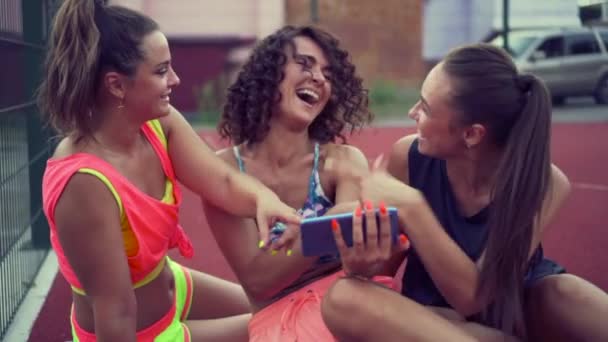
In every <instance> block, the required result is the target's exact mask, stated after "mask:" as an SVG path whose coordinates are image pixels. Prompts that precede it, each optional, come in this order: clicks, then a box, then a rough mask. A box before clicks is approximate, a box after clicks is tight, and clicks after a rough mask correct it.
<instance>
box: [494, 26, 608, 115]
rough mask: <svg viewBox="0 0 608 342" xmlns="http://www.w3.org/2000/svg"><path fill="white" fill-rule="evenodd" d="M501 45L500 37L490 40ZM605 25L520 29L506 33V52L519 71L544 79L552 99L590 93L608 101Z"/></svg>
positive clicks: (597, 100)
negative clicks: (507, 35)
mask: <svg viewBox="0 0 608 342" xmlns="http://www.w3.org/2000/svg"><path fill="white" fill-rule="evenodd" d="M492 43H493V44H496V45H499V46H502V45H503V44H502V37H501V36H499V37H496V38H495V39H494V40H492ZM607 47H608V28H599V27H596V28H588V27H581V28H563V29H547V30H523V31H513V32H510V33H509V52H510V53H511V55H512V56H513V58H514V60H515V64H516V65H517V67H518V68H519V70H521V71H524V72H530V73H533V74H535V75H537V76H538V77H540V78H541V79H542V80H544V81H545V83H546V85H547V87H548V88H549V90H550V91H551V95H552V97H553V101H554V102H555V103H556V104H561V103H563V102H564V99H565V98H566V97H568V96H586V95H591V96H593V97H594V98H595V101H596V102H597V103H608V52H607V51H608V50H607Z"/></svg>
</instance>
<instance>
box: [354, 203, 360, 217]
mask: <svg viewBox="0 0 608 342" xmlns="http://www.w3.org/2000/svg"><path fill="white" fill-rule="evenodd" d="M355 216H357V217H361V206H358V207H357V209H355Z"/></svg>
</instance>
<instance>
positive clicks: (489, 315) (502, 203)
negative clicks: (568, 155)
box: [444, 44, 551, 338]
mask: <svg viewBox="0 0 608 342" xmlns="http://www.w3.org/2000/svg"><path fill="white" fill-rule="evenodd" d="M444 68H445V69H444V70H445V71H446V72H447V73H448V75H449V77H450V78H452V79H453V80H454V81H455V90H454V96H453V102H454V105H455V106H456V107H457V108H458V109H459V110H460V112H461V113H462V117H461V119H462V122H463V123H464V124H473V123H480V124H483V125H485V126H486V127H487V128H488V132H489V137H490V139H492V140H493V143H494V144H495V145H496V146H499V147H500V148H501V149H502V151H503V155H502V159H501V161H500V164H499V168H498V171H497V174H496V175H495V177H496V178H495V179H496V183H495V184H494V186H493V190H492V194H491V196H492V203H491V206H490V209H491V210H490V217H489V221H488V224H489V233H488V234H489V235H488V239H487V244H486V249H485V256H484V260H483V264H482V266H481V277H480V286H479V288H478V291H479V294H480V295H483V296H488V297H489V298H492V304H491V305H490V306H489V307H488V308H487V309H486V310H485V311H484V317H485V320H486V321H487V322H488V323H490V324H492V325H493V326H495V327H497V328H500V329H502V330H503V331H505V332H507V333H512V334H516V335H518V336H520V337H524V338H525V336H526V329H525V323H524V318H523V278H524V275H525V272H526V271H527V265H528V263H527V261H528V256H529V253H530V247H531V241H532V235H533V229H534V224H535V221H536V219H537V217H538V215H539V213H540V211H541V208H542V204H543V199H544V198H545V195H546V193H547V191H548V187H549V179H550V168H551V162H550V151H549V145H550V133H551V101H550V96H549V93H548V91H547V89H546V87H545V86H544V84H543V83H542V81H540V80H539V79H538V78H537V77H535V76H533V75H529V74H518V72H517V69H516V67H515V65H514V64H513V62H512V60H511V58H510V57H509V55H507V54H506V53H505V52H504V51H503V50H502V49H500V48H498V47H494V46H492V45H487V44H477V45H472V46H465V47H462V48H459V49H456V50H454V51H452V52H451V53H450V54H449V55H448V56H447V57H446V59H445V61H444Z"/></svg>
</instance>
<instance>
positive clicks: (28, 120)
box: [0, 0, 58, 340]
mask: <svg viewBox="0 0 608 342" xmlns="http://www.w3.org/2000/svg"><path fill="white" fill-rule="evenodd" d="M57 2H58V1H57V0H1V1H0V66H1V67H2V72H1V73H0V296H1V297H0V340H1V339H2V338H3V336H4V335H5V333H6V331H7V328H8V326H9V324H10V323H11V320H12V319H13V317H14V315H15V312H16V311H17V309H18V308H19V305H20V304H21V302H22V301H23V298H24V297H25V295H26V294H27V291H28V290H29V288H30V287H31V286H32V282H33V280H34V277H35V275H36V273H37V272H38V269H39V268H40V265H41V264H42V261H43V260H44V258H45V256H46V255H47V253H48V250H49V230H48V226H47V224H46V220H45V217H44V214H43V213H42V205H41V203H42V199H41V184H42V173H43V172H44V166H45V162H46V160H47V158H48V157H49V153H50V150H51V146H50V143H49V134H48V132H47V131H46V130H45V129H44V128H43V125H42V123H41V121H40V114H39V112H38V108H37V106H36V103H35V101H34V97H35V92H36V88H37V87H38V85H39V83H40V75H41V71H42V63H43V59H44V54H45V51H46V49H45V44H46V36H47V32H48V27H49V24H50V18H51V17H52V14H53V12H54V10H55V8H56V3H57Z"/></svg>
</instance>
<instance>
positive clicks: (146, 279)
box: [133, 258, 167, 289]
mask: <svg viewBox="0 0 608 342" xmlns="http://www.w3.org/2000/svg"><path fill="white" fill-rule="evenodd" d="M166 262H167V258H162V259H161V260H160V262H159V263H158V265H156V267H154V269H153V270H152V271H151V272H150V273H148V274H147V275H146V276H145V277H144V278H143V279H142V280H140V281H138V282H137V283H135V284H133V288H134V289H136V288H138V287H142V286H144V285H147V284H149V283H151V282H152V280H154V279H156V277H158V275H159V274H160V272H162V270H163V268H164V267H165V263H166Z"/></svg>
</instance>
